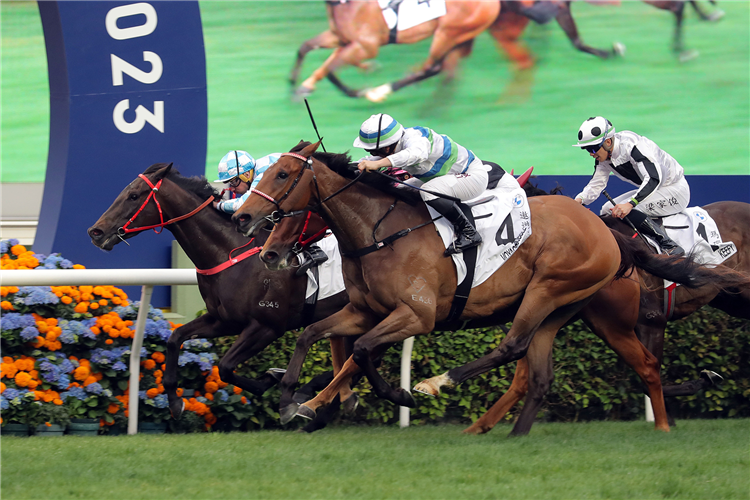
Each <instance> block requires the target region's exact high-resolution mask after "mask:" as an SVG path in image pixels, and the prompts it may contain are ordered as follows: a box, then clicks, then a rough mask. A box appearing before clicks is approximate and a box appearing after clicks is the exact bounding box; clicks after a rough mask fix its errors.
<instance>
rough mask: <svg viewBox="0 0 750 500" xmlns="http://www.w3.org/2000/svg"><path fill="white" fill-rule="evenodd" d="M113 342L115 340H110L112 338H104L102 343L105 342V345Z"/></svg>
mask: <svg viewBox="0 0 750 500" xmlns="http://www.w3.org/2000/svg"><path fill="white" fill-rule="evenodd" d="M114 342H115V341H114V340H112V339H107V340H105V341H104V343H105V344H107V345H111V344H113V343H114Z"/></svg>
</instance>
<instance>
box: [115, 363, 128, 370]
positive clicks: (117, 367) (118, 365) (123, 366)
mask: <svg viewBox="0 0 750 500" xmlns="http://www.w3.org/2000/svg"><path fill="white" fill-rule="evenodd" d="M112 369H113V370H115V371H117V372H126V371H128V365H126V364H125V363H123V362H122V361H118V362H116V363H115V364H114V365H112Z"/></svg>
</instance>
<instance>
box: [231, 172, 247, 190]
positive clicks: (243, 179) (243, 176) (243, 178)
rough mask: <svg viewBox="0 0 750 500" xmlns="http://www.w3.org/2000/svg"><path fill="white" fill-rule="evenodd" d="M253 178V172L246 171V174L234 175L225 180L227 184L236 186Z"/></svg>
mask: <svg viewBox="0 0 750 500" xmlns="http://www.w3.org/2000/svg"><path fill="white" fill-rule="evenodd" d="M251 180H253V174H252V172H246V173H244V174H240V175H238V176H237V177H233V178H231V179H229V180H228V181H226V182H225V184H229V186H231V187H233V188H236V187H237V186H239V185H240V183H241V182H250V181H251Z"/></svg>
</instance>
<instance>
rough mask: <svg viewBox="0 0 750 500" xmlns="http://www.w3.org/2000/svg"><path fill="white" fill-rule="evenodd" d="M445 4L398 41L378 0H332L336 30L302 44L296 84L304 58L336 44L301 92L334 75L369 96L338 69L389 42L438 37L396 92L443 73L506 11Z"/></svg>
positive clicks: (457, 1) (463, 0)
mask: <svg viewBox="0 0 750 500" xmlns="http://www.w3.org/2000/svg"><path fill="white" fill-rule="evenodd" d="M445 4H446V14H445V15H444V16H442V17H440V18H438V19H433V20H432V21H428V22H426V23H422V24H419V25H417V26H414V27H412V28H409V29H407V30H403V31H399V32H398V35H397V37H396V40H394V41H389V38H390V36H391V35H390V31H389V29H388V26H387V24H386V22H385V19H384V18H383V14H382V11H381V9H380V5H379V4H378V2H377V0H363V1H355V2H352V1H348V2H343V3H341V2H337V1H327V2H326V10H327V12H328V22H329V26H330V28H329V29H328V30H326V31H324V32H323V33H321V34H319V35H317V36H316V37H314V38H312V39H310V40H307V41H306V42H304V43H303V44H302V46H301V47H300V49H299V51H298V52H297V61H296V63H295V66H294V68H293V69H292V73H291V75H290V78H289V80H290V82H291V83H292V86H294V85H296V83H297V78H298V76H299V71H300V68H301V66H302V61H303V59H304V57H305V55H306V54H307V53H308V52H309V51H310V50H313V49H317V48H332V49H334V51H333V53H332V54H331V55H330V56H329V57H328V59H327V60H326V61H325V62H324V63H323V65H322V66H320V67H319V68H318V69H316V70H315V71H314V72H313V73H312V75H310V76H309V77H308V78H306V79H305V80H304V81H303V82H302V84H301V85H300V86H299V87H298V88H297V89H296V90H295V96H296V97H297V98H301V97H306V96H308V95H309V94H311V93H312V92H313V91H314V90H315V87H316V85H317V83H318V82H319V81H320V80H322V79H323V78H326V77H328V79H329V80H330V81H331V82H332V83H333V84H334V85H336V86H337V87H338V88H339V89H340V90H342V91H343V92H345V93H346V94H347V95H349V96H350V97H361V96H362V95H364V94H363V93H362V92H359V91H356V90H352V89H350V88H348V87H347V86H346V85H344V84H343V83H341V81H340V80H339V79H338V78H337V77H336V76H335V72H336V71H337V70H338V69H340V68H341V67H343V66H346V65H355V66H362V65H363V63H364V61H367V60H369V59H373V58H375V57H376V56H377V55H378V51H379V50H380V47H382V46H383V45H387V44H388V43H400V44H411V43H417V42H420V41H422V40H424V39H426V38H428V37H429V36H432V37H433V38H432V44H431V45H430V52H429V55H428V57H427V60H426V61H425V62H424V63H423V65H422V69H421V70H420V71H419V72H417V73H415V74H414V75H409V76H407V77H406V78H404V79H403V80H399V81H398V82H395V83H393V84H392V91H396V90H398V89H400V88H402V87H405V86H407V85H411V84H412V83H416V82H419V81H421V80H424V79H426V78H429V77H431V76H434V75H436V74H438V73H439V72H440V70H441V67H442V61H443V59H444V58H445V56H446V55H447V54H448V53H450V52H451V51H453V50H454V49H455V48H457V47H459V46H461V45H462V44H464V43H465V42H467V41H469V40H473V39H474V38H475V37H476V36H477V35H479V34H480V33H482V32H483V31H484V30H486V29H487V28H489V27H490V25H491V24H492V23H493V22H494V21H495V19H497V15H498V13H499V12H500V2H487V1H481V0H471V1H468V0H446V2H445ZM368 98H371V97H368Z"/></svg>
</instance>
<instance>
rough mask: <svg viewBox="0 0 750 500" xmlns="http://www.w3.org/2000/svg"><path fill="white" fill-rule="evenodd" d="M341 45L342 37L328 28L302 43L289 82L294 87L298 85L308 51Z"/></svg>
mask: <svg viewBox="0 0 750 500" xmlns="http://www.w3.org/2000/svg"><path fill="white" fill-rule="evenodd" d="M340 45H341V39H340V38H339V37H338V36H336V34H334V33H333V32H332V31H331V30H326V31H324V32H323V33H320V34H319V35H318V36H316V37H313V38H311V39H309V40H307V41H305V42H304V43H303V44H302V45H300V48H299V50H297V60H296V61H295V63H294V67H293V68H292V72H291V73H290V74H289V83H291V84H292V88H294V87H296V86H297V78H299V72H300V69H301V68H302V62H303V61H304V60H305V56H306V55H307V54H308V52H311V51H313V50H317V49H335V48H336V47H339V46H340Z"/></svg>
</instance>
